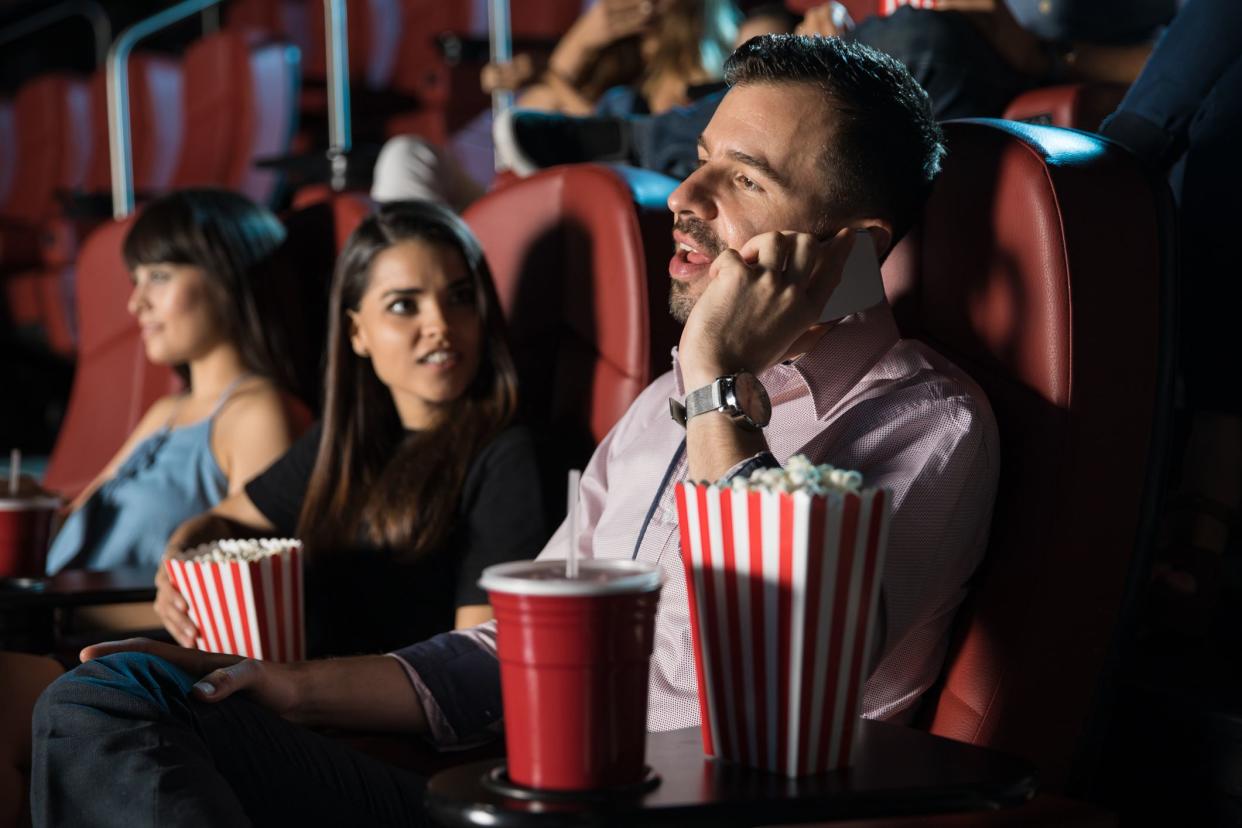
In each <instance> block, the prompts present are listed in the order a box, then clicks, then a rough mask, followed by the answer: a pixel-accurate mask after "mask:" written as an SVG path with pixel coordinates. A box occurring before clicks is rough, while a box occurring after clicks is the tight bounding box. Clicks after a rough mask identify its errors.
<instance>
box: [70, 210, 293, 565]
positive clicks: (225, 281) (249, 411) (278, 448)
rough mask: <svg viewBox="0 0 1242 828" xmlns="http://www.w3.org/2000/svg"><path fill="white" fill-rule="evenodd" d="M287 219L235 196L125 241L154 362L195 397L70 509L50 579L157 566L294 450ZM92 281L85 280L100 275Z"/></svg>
mask: <svg viewBox="0 0 1242 828" xmlns="http://www.w3.org/2000/svg"><path fill="white" fill-rule="evenodd" d="M284 240H285V230H284V227H283V226H282V225H281V223H280V221H279V220H278V219H277V218H276V216H274V215H272V213H271V212H269V211H268V210H266V209H264V208H262V207H259V206H257V205H255V204H254V203H252V202H250V201H249V200H248V199H246V198H245V197H244V196H241V195H238V194H236V193H231V192H228V191H225V190H209V189H200V190H182V191H180V192H176V193H172V194H170V195H167V196H164V197H163V198H160V199H157V200H156V201H153V202H151V204H149V205H148V206H147V207H146V208H145V209H144V210H143V211H142V213H141V214H140V215H139V216H138V218H137V219H136V220H135V221H134V224H133V227H131V228H130V230H129V233H128V235H127V236H126V237H125V244H124V256H125V262H126V264H127V265H128V266H129V269H130V272H131V274H132V278H133V282H134V289H133V291H132V293H131V294H130V297H129V304H128V307H129V311H130V313H131V314H133V316H134V317H135V318H136V320H137V322H138V324H139V325H140V326H141V330H142V341H143V346H144V349H145V351H146V355H147V358H148V359H150V360H151V361H152V362H155V363H158V364H163V365H170V366H174V367H175V368H176V370H177V372H178V373H179V374H181V377H182V379H183V380H184V381H185V384H186V390H185V391H184V392H182V393H178V394H172V395H169V396H167V397H164V398H163V399H161V400H158V401H157V402H156V403H155V404H154V405H152V406H151V408H150V409H149V410H148V411H147V412H146V414H145V415H144V416H143V418H142V420H141V422H139V424H138V426H137V427H136V428H135V429H134V431H133V433H132V434H130V436H129V438H128V439H127V440H126V441H125V444H124V445H122V446H121V448H120V450H119V451H118V452H117V453H116V456H115V457H113V459H112V460H111V461H110V462H109V463H108V465H107V466H106V467H105V468H104V469H103V470H102V471H101V472H100V473H99V475H98V476H97V477H96V479H95V480H94V481H93V482H92V483H91V484H90V485H89V486H88V487H87V488H86V489H85V490H84V491H83V492H82V493H81V494H80V495H79V496H78V497H77V499H76V500H75V501H74V502H73V504H72V506H71V508H72V511H71V513H70V514H69V516H68V518H67V519H66V521H65V524H64V525H63V526H62V527H61V530H60V532H59V533H58V534H57V535H56V537H55V538H54V539H53V541H52V544H51V547H50V548H49V550H48V556H47V570H48V572H49V573H55V572H57V571H59V570H61V569H64V568H85V569H112V568H115V567H121V566H148V567H151V568H152V569H154V568H155V567H156V566H157V565H158V564H159V561H160V557H161V556H162V554H163V552H164V546H165V544H166V543H167V540H168V536H169V534H170V533H171V532H172V531H173V530H174V529H175V528H176V527H177V525H178V524H180V523H181V522H182V521H184V520H186V519H187V518H189V517H191V516H192V515H195V514H198V513H199V512H202V511H203V510H204V509H209V508H211V507H212V506H214V505H215V504H216V503H218V502H219V501H220V500H221V499H222V498H224V497H225V496H226V495H228V494H229V493H232V492H238V491H240V490H241V488H242V486H243V485H245V483H246V481H248V480H249V479H250V478H251V477H253V476H254V475H255V474H256V473H258V472H260V471H262V470H263V469H264V468H266V467H267V466H268V465H270V464H271V462H272V461H273V460H274V459H275V458H277V457H279V456H280V455H281V454H282V453H283V452H284V451H285V450H286V449H287V448H288V447H289V445H290V442H291V440H292V437H293V436H294V435H293V434H292V432H291V430H290V424H289V418H288V416H287V414H288V409H287V406H286V398H285V397H284V396H283V392H284V391H289V390H292V388H293V382H294V381H293V372H292V368H291V367H290V361H289V359H288V348H287V344H288V343H287V342H286V341H285V340H284V339H283V338H282V337H281V336H280V333H281V331H282V327H281V325H279V324H274V323H273V320H272V319H270V318H267V317H268V315H269V314H271V313H272V312H273V310H274V309H275V303H274V302H273V301H271V300H272V299H274V298H275V297H274V296H272V294H273V293H274V290H273V284H271V283H274V282H276V281H277V277H276V264H275V263H276V261H277V255H276V254H277V251H278V249H279V248H280V247H281V245H282V244H283V242H284ZM89 275H90V274H85V275H84V276H85V277H89Z"/></svg>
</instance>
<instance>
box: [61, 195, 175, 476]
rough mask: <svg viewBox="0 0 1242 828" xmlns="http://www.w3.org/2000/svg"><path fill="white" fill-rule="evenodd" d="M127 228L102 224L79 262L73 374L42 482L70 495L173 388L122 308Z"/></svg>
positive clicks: (126, 295)
mask: <svg viewBox="0 0 1242 828" xmlns="http://www.w3.org/2000/svg"><path fill="white" fill-rule="evenodd" d="M130 223H131V222H130V221H128V220H127V221H123V222H108V223H107V224H105V225H103V226H102V227H100V228H99V229H98V230H96V231H95V232H94V233H93V234H91V236H90V237H89V238H88V239H87V240H86V242H85V243H84V244H83V245H82V253H81V255H80V256H79V257H78V263H77V272H78V276H79V278H78V280H77V293H78V297H77V298H78V301H77V306H78V337H79V347H78V362H77V373H76V374H75V375H74V380H73V390H72V391H71V392H70V395H69V407H68V409H67V410H66V411H65V420H64V422H63V424H62V425H61V428H60V434H59V435H58V436H57V439H56V445H55V447H54V448H53V449H52V456H51V458H50V460H49V461H48V466H47V473H46V475H45V476H44V479H43V484H44V485H45V486H47V487H48V488H49V489H51V490H53V491H57V492H60V493H62V494H64V495H66V496H68V497H74V496H76V495H77V494H78V492H80V491H82V489H84V488H85V487H86V486H87V484H89V483H90V482H91V480H93V479H94V477H95V475H96V474H98V473H99V470H100V469H102V468H103V467H104V466H105V465H106V464H107V462H108V460H110V459H111V458H112V455H113V454H115V453H116V451H117V449H118V448H120V446H121V444H122V443H123V442H125V438H126V437H127V436H129V433H130V432H131V431H133V429H134V426H136V425H137V424H138V421H139V420H140V419H141V418H142V415H143V414H144V413H145V412H146V410H147V409H148V408H149V407H150V406H151V404H152V403H154V402H155V401H156V400H157V399H159V398H160V397H162V396H164V395H165V394H167V393H169V391H170V390H172V389H174V388H177V387H179V382H178V380H177V378H176V376H175V375H174V374H173V372H172V370H171V369H170V368H167V367H165V366H162V365H152V364H151V363H150V362H148V361H147V358H146V354H145V352H144V351H143V347H142V338H141V335H140V334H139V331H138V326H137V324H135V322H134V319H133V317H131V316H130V315H129V312H128V311H127V310H126V307H125V305H126V302H127V301H128V299H129V294H130V291H131V290H132V289H133V286H132V285H131V284H130V280H129V271H128V269H127V268H126V267H125V262H124V260H123V259H122V257H121V247H122V244H123V243H124V240H125V234H126V232H127V231H128V230H129V225H130Z"/></svg>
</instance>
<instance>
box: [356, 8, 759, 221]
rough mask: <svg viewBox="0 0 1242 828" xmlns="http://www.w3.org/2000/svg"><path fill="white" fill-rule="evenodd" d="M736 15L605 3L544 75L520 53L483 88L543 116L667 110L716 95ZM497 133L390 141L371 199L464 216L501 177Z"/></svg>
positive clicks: (561, 45)
mask: <svg viewBox="0 0 1242 828" xmlns="http://www.w3.org/2000/svg"><path fill="white" fill-rule="evenodd" d="M738 16H739V15H738V12H737V9H736V7H735V6H734V5H733V2H732V0H655V1H654V2H651V1H650V0H600V2H598V3H596V4H595V5H593V6H592V7H591V8H589V9H588V10H587V11H586V12H584V13H583V15H582V16H581V17H580V18H579V19H578V20H577V22H575V23H574V25H573V26H572V27H571V28H570V30H569V31H568V32H566V34H565V36H564V37H562V38H561V40H560V41H559V42H558V43H557V46H556V49H555V50H554V51H553V52H552V55H551V57H550V59H549V60H548V62H547V65H546V67H543V68H536V66H535V61H534V60H533V59H532V58H531V56H530V55H524V54H519V55H517V56H515V58H514V60H513V62H511V63H506V64H488V66H487V67H485V68H484V70H483V73H482V75H481V83H482V84H483V87H484V89H485V91H488V92H492V91H496V90H501V91H514V92H515V93H516V94H517V105H518V106H521V107H523V108H525V109H530V110H537V111H540V112H560V113H567V114H571V115H590V114H591V113H594V112H600V113H604V114H609V115H630V114H646V113H653V112H665V111H667V110H669V109H671V108H673V107H676V106H681V105H683V104H687V103H689V102H690V101H692V100H694V99H695V98H696V97H698V96H700V95H702V94H705V93H707V92H710V91H714V90H716V89H719V88H720V84H719V83H718V82H719V80H720V71H721V67H722V65H723V63H724V59H725V57H726V56H727V55H728V53H729V51H730V49H731V47H732V46H733V39H734V33H735V32H736V30H737V19H738ZM491 131H492V113H491V111H490V110H489V111H488V112H485V113H483V114H481V115H479V117H478V118H476V119H475V121H474V122H473V123H472V124H470V125H467V126H466V127H465V128H464V129H463V130H462V133H461V135H460V136H459V138H458V139H455V140H454V148H452V149H444V148H440V147H435V146H433V145H431V144H430V143H428V142H427V141H424V140H423V139H421V138H419V137H417V136H413V135H402V136H398V137H396V138H393V139H391V140H389V141H388V142H387V143H386V144H385V145H384V147H383V149H382V150H381V151H380V155H379V158H378V159H377V160H376V164H375V171H374V178H373V184H372V188H371V197H372V198H374V199H375V200H376V201H380V202H385V201H393V200H400V199H411V198H420V199H429V200H432V201H438V202H440V203H444V204H448V205H449V206H451V207H453V209H455V210H458V211H461V210H464V209H465V208H466V206H467V205H469V204H470V202H472V201H474V200H475V199H476V198H478V197H479V196H480V195H482V194H483V191H484V189H485V187H486V186H487V184H488V182H489V181H490V180H491V176H492V174H493V173H494V172H495V169H494V164H493V162H492V153H491ZM472 148H475V149H479V150H481V152H477V153H469V152H468V151H469V150H470V149H472ZM463 153H467V154H472V155H478V156H479V157H480V158H479V161H478V163H475V162H474V161H473V160H472V159H471V158H465V157H458V156H460V155H462V154H463ZM484 156H485V157H484ZM472 176H473V177H472Z"/></svg>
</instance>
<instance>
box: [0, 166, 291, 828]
mask: <svg viewBox="0 0 1242 828" xmlns="http://www.w3.org/2000/svg"><path fill="white" fill-rule="evenodd" d="M284 241H285V229H284V227H283V225H282V224H281V223H280V221H279V219H277V218H276V216H275V215H273V214H272V213H271V212H270V211H268V210H266V209H264V208H262V207H259V206H257V205H255V204H254V203H252V202H251V201H249V200H248V199H246V198H245V197H244V196H241V195H238V194H236V193H232V192H228V191H225V190H212V189H192V190H182V191H179V192H176V193H172V194H170V195H167V196H164V197H162V198H159V199H156V200H155V201H152V202H151V203H150V204H149V205H147V206H146V207H145V208H144V209H143V211H142V213H141V214H140V215H139V216H138V218H137V219H136V220H135V221H134V224H133V226H132V227H131V228H130V230H129V233H128V234H127V235H126V237H125V244H124V256H125V262H126V264H127V266H128V267H129V270H130V273H131V276H132V279H133V283H134V287H133V290H132V291H131V293H130V296H129V300H128V307H129V312H130V313H131V314H132V315H133V316H134V317H135V319H136V321H137V323H138V325H139V326H140V327H141V330H142V342H143V347H144V350H145V351H146V356H147V358H148V359H149V360H151V361H152V362H154V363H157V364H160V365H169V366H173V367H174V368H175V369H176V371H177V373H178V374H180V375H181V378H182V380H183V381H184V382H185V386H186V390H185V391H184V392H182V393H178V394H170V395H169V396H167V397H164V398H163V399H160V400H158V401H157V402H156V403H155V404H154V405H152V406H151V408H150V409H149V410H148V411H147V412H146V414H145V415H144V416H143V418H142V420H141V421H140V422H139V423H138V426H137V427H136V428H135V429H134V431H133V433H132V434H130V435H129V437H128V438H127V439H126V441H125V443H124V445H122V446H121V448H120V450H119V451H118V452H117V453H116V456H115V457H113V458H112V460H111V461H110V462H109V463H108V465H107V466H106V467H105V468H104V469H103V471H101V472H100V473H99V475H98V476H97V477H96V478H95V480H94V481H93V482H92V483H91V484H90V485H89V486H87V488H86V489H85V490H84V491H83V492H82V493H81V494H80V495H79V496H78V497H77V498H76V499H75V500H74V501H73V503H72V504H70V512H69V515H68V517H67V518H66V519H65V522H64V524H63V525H62V527H61V529H60V531H59V532H58V533H57V535H56V537H55V538H54V539H53V541H52V543H51V546H50V548H49V550H48V557H47V571H48V572H49V574H51V573H56V572H58V571H60V570H62V569H66V568H68V569H96V570H98V569H112V568H116V567H135V566H136V567H147V568H149V569H151V570H152V571H154V570H156V568H157V567H158V566H159V563H160V560H161V558H162V556H163V554H164V549H165V547H166V545H167V543H168V539H169V535H170V534H171V533H172V532H173V530H174V529H176V528H177V526H178V525H179V524H180V523H181V522H182V521H185V520H186V519H188V518H190V517H192V516H193V515H196V514H199V513H201V512H202V511H204V510H205V509H209V508H211V507H212V506H214V505H216V504H217V503H219V502H220V501H221V499H223V498H225V497H227V496H228V495H229V494H231V493H235V492H239V491H242V487H243V486H244V485H245V483H246V482H247V481H248V480H249V479H250V478H251V477H253V476H254V475H255V474H257V473H258V472H261V471H262V470H263V469H265V468H267V467H268V466H269V465H270V464H271V463H272V462H273V461H274V460H275V459H276V458H278V457H280V456H281V454H283V453H284V452H285V450H286V449H288V447H289V446H290V444H291V442H292V438H293V437H294V436H295V435H294V432H293V430H292V427H291V422H290V419H291V418H290V415H291V414H298V413H300V410H301V409H300V406H301V404H300V403H298V402H296V400H295V399H294V398H292V397H290V396H289V395H288V393H287V392H291V391H293V390H295V389H296V388H298V384H297V381H298V377H297V376H296V375H295V366H296V365H301V364H303V363H308V362H309V361H308V360H305V359H303V360H300V361H299V359H298V356H299V354H300V351H301V343H300V342H299V341H297V340H295V339H294V338H293V337H291V336H288V335H287V334H286V328H285V326H284V325H283V324H281V323H282V322H284V321H285V320H283V319H281V318H280V314H279V313H278V311H279V302H280V301H281V300H282V299H283V298H284V297H282V291H284V290H286V289H287V288H288V287H289V285H288V284H287V283H285V282H284V281H283V280H282V277H283V276H284V275H285V274H284V272H283V271H282V269H281V267H280V254H279V253H278V251H279V250H280V248H281V246H282V245H283V244H284ZM85 275H86V276H88V277H89V274H85ZM95 620H96V622H98V623H100V624H102V625H103V626H105V627H106V626H109V625H111V624H113V623H116V622H117V621H118V619H116V618H114V617H112V616H110V615H109V616H107V617H104V618H97V619H95ZM119 623H121V624H123V625H126V626H129V627H132V626H133V624H134V623H140V624H142V625H144V626H150V625H151V624H152V623H155V622H154V621H153V619H149V618H144V619H142V621H140V622H136V621H135V620H134V619H133V617H132V616H130V615H126V616H125V618H124V619H123V620H120V621H119ZM62 672H63V667H62V666H61V664H60V663H59V662H58V661H57V660H55V659H52V658H44V657H41V656H35V655H28V654H25V653H8V652H4V653H0V828H3V826H7V825H21V824H26V823H27V822H28V815H27V814H26V813H25V811H26V805H25V802H26V792H27V789H28V784H27V774H28V770H29V766H30V715H31V711H32V710H33V709H34V703H35V699H36V698H37V697H38V694H39V693H40V692H41V691H42V690H43V688H44V687H46V686H47V685H48V684H49V683H51V681H52V680H53V679H55V678H56V677H57V676H58V675H60V674H61V673H62Z"/></svg>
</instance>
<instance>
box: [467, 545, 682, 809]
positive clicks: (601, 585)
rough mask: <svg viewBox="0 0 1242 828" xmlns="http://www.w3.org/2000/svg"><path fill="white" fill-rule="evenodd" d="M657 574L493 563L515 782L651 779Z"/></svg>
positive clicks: (643, 566) (570, 787) (630, 566)
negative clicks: (569, 572)
mask: <svg viewBox="0 0 1242 828" xmlns="http://www.w3.org/2000/svg"><path fill="white" fill-rule="evenodd" d="M660 583H661V578H660V570H659V569H658V567H656V566H655V565H654V564H649V563H641V562H638V561H630V560H590V561H582V562H581V563H580V564H579V570H578V577H577V578H574V579H570V578H566V577H565V562H564V561H519V562H515V563H507V564H499V565H497V566H490V567H488V568H487V569H485V570H484V571H483V577H482V579H481V580H480V581H479V584H480V585H481V586H482V587H483V588H484V589H486V590H487V591H488V594H489V595H490V597H491V602H492V607H493V608H494V609H495V612H496V623H497V630H496V638H497V641H496V644H497V650H498V655H499V657H500V683H501V691H502V694H503V696H504V713H505V744H506V748H507V750H508V765H509V767H508V770H509V779H510V780H511V781H512V782H514V783H515V784H518V785H523V786H526V787H528V788H537V789H542V790H549V791H584V790H601V789H607V788H618V787H624V786H628V785H636V784H639V783H641V782H642V781H643V778H644V776H645V773H646V768H645V766H644V765H643V760H644V758H645V752H646V744H647V673H648V670H649V667H650V664H651V650H652V646H653V644H654V640H655V613H656V604H657V602H658V601H659V598H660Z"/></svg>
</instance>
